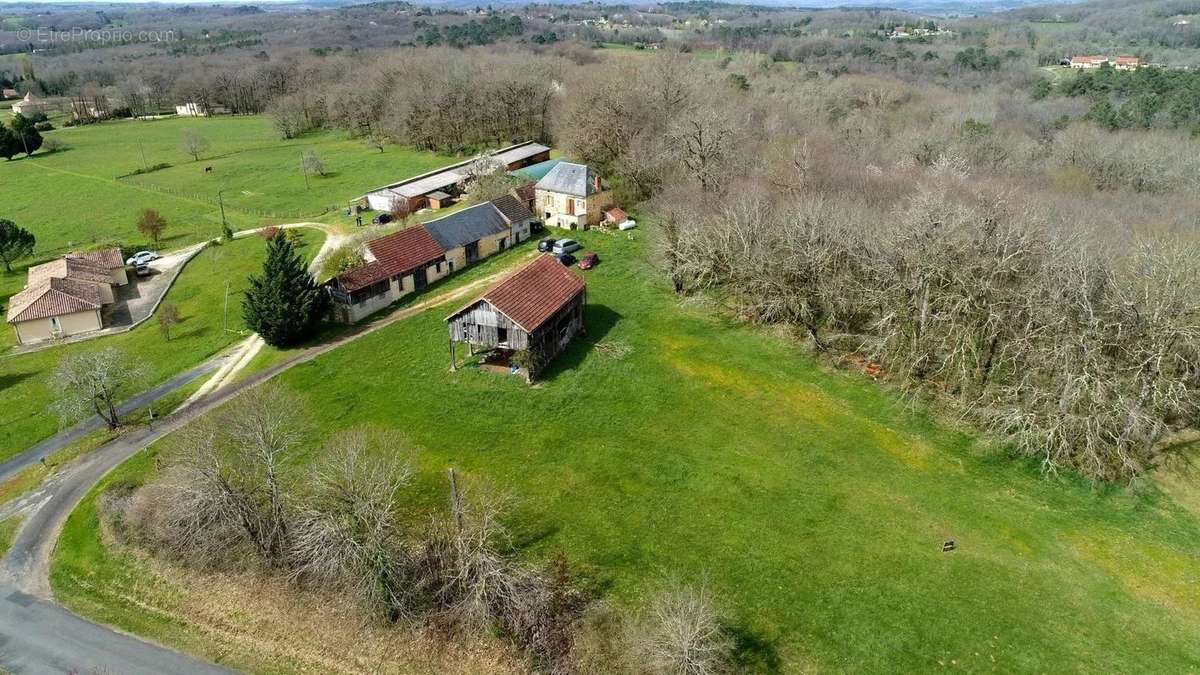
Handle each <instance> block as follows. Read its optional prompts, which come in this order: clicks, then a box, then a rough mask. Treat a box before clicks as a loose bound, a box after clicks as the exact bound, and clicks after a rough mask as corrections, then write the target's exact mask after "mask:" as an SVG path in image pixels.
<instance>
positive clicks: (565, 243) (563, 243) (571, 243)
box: [550, 239, 583, 255]
mask: <svg viewBox="0 0 1200 675" xmlns="http://www.w3.org/2000/svg"><path fill="white" fill-rule="evenodd" d="M581 248H583V246H581V245H580V244H579V242H577V241H575V240H574V239H559V240H558V241H556V242H554V249H553V250H551V251H550V252H551V253H553V254H554V255H562V254H564V253H571V252H572V251H578V250H579V249H581Z"/></svg>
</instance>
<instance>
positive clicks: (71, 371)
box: [52, 347, 145, 429]
mask: <svg viewBox="0 0 1200 675" xmlns="http://www.w3.org/2000/svg"><path fill="white" fill-rule="evenodd" d="M144 372H145V370H144V368H143V367H142V365H141V364H139V363H137V362H135V361H134V360H133V359H131V358H130V357H129V356H128V355H127V354H125V352H122V351H120V350H118V349H116V348H114V347H107V348H104V349H100V350H97V351H87V352H78V353H74V354H68V355H67V356H64V357H63V359H62V361H60V362H59V364H58V368H57V369H55V371H54V375H53V376H52V381H53V383H54V388H55V390H56V391H57V392H58V401H57V402H56V403H55V404H54V408H55V410H56V411H57V412H58V414H59V415H60V416H61V417H62V418H63V419H64V420H68V421H74V420H78V419H80V418H82V417H85V416H87V415H90V414H95V415H98V416H99V417H100V419H102V420H104V423H105V424H106V425H108V428H109V429H116V428H117V427H119V426H121V419H120V415H119V411H118V409H117V408H118V403H119V402H120V400H121V399H122V398H123V397H124V396H125V395H127V394H128V393H129V389H130V386H131V385H132V384H134V383H136V382H137V381H139V380H140V379H141V378H142V376H143V374H144Z"/></svg>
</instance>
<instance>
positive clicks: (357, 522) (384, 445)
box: [289, 430, 414, 615]
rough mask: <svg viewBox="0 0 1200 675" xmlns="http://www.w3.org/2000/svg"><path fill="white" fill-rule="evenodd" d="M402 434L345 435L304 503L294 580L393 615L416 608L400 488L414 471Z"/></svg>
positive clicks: (294, 542) (333, 445)
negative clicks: (345, 595)
mask: <svg viewBox="0 0 1200 675" xmlns="http://www.w3.org/2000/svg"><path fill="white" fill-rule="evenodd" d="M404 454H406V453H405V451H404V447H403V445H402V444H401V443H400V442H399V441H398V439H397V438H395V437H394V436H391V435H389V434H384V433H382V432H376V433H368V432H364V431H361V430H352V431H348V432H344V433H341V434H337V435H336V436H334V438H333V439H332V440H331V441H330V442H329V444H328V446H327V447H326V450H325V457H326V459H325V460H324V461H323V462H321V463H320V464H319V465H318V467H317V468H316V470H315V471H314V472H313V476H312V479H311V483H312V490H311V493H310V495H309V496H308V498H307V499H306V500H304V502H303V503H302V504H301V505H300V506H298V507H297V509H296V516H295V524H294V526H293V533H292V537H291V549H290V552H289V555H290V557H291V560H292V568H291V576H292V578H294V579H298V580H303V581H310V582H315V583H318V584H320V585H322V586H323V587H325V588H327V589H338V590H341V591H344V592H346V593H350V594H352V595H353V596H354V597H357V598H360V599H361V600H362V601H363V602H365V603H366V604H367V605H368V606H372V607H381V608H384V609H385V610H386V611H388V612H390V613H392V614H393V615H395V614H397V613H400V612H403V611H407V610H409V609H410V607H411V605H413V604H414V603H413V602H411V601H410V600H409V598H408V596H410V595H411V594H412V592H413V587H414V585H413V582H412V579H411V569H412V566H411V564H409V563H408V560H407V555H408V554H407V552H406V551H405V550H404V548H403V547H402V542H403V541H404V538H403V537H402V533H401V525H400V518H399V513H398V508H399V504H398V503H397V497H398V496H399V492H400V490H401V489H402V488H403V487H404V486H405V485H407V484H408V482H409V479H410V476H411V475H412V469H411V468H410V467H409V466H408V465H407V464H406V463H404V462H403V461H402V459H401V458H402V456H403V455H404Z"/></svg>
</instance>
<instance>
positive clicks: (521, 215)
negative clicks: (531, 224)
mask: <svg viewBox="0 0 1200 675" xmlns="http://www.w3.org/2000/svg"><path fill="white" fill-rule="evenodd" d="M491 203H492V204H495V205H496V209H498V210H499V211H500V214H501V215H503V216H504V219H505V220H507V221H508V222H509V223H510V224H512V223H519V222H521V221H523V220H531V219H532V218H533V213H532V212H531V211H530V210H529V207H528V206H526V205H525V204H524V203H523V202H522V201H521V200H520V199H517V198H516V196H515V195H513V194H506V195H500V196H499V197H496V198H495V199H493V200H492V201H491Z"/></svg>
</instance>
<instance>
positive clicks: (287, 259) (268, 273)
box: [242, 234, 329, 347]
mask: <svg viewBox="0 0 1200 675" xmlns="http://www.w3.org/2000/svg"><path fill="white" fill-rule="evenodd" d="M328 307H329V296H328V295H327V294H326V293H325V290H324V289H322V288H321V287H319V286H317V284H316V282H314V281H313V278H312V277H311V276H309V274H308V272H307V271H306V270H305V269H304V261H303V260H301V258H300V255H299V254H298V253H296V251H295V250H294V249H293V248H292V245H291V243H289V242H288V239H287V237H284V236H280V235H278V234H277V235H276V236H274V237H271V240H270V241H269V242H268V243H267V260H266V262H264V263H263V272H262V274H261V275H259V276H252V277H250V289H249V290H248V291H246V297H245V299H243V300H242V316H243V317H244V318H245V320H246V325H247V326H249V327H250V329H251V330H253V331H254V332H256V333H258V334H259V335H261V336H262V339H263V340H264V341H266V343H267V344H269V345H272V346H274V347H282V346H287V345H293V344H296V343H297V342H300V341H301V340H304V339H305V338H307V337H309V336H311V335H312V334H313V333H314V332H315V331H316V329H317V326H318V325H319V324H320V322H321V319H322V318H323V317H324V316H325V312H326V310H327V309H328Z"/></svg>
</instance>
